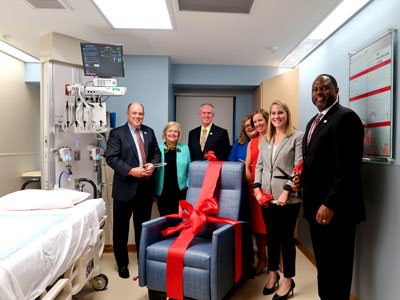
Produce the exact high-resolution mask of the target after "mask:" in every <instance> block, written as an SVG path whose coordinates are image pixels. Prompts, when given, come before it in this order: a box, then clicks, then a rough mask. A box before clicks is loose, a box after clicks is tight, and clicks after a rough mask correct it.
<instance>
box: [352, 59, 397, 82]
mask: <svg viewBox="0 0 400 300" xmlns="http://www.w3.org/2000/svg"><path fill="white" fill-rule="evenodd" d="M391 62H392V60H391V59H388V60H385V61H384V62H381V63H380V64H377V65H376V66H373V67H371V68H369V69H366V70H364V71H362V72H360V73H358V74H355V75H353V76H351V77H350V81H352V80H353V79H356V78H357V77H360V76H363V75H365V74H367V73H369V72H372V71H374V70H376V69H379V68H381V67H383V66H386V65H388V64H390V63H391Z"/></svg>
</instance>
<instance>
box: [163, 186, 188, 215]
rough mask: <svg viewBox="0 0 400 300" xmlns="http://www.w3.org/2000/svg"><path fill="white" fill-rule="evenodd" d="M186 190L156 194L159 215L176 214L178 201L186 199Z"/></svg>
mask: <svg viewBox="0 0 400 300" xmlns="http://www.w3.org/2000/svg"><path fill="white" fill-rule="evenodd" d="M186 191H187V189H184V190H182V191H179V190H177V191H175V193H162V194H161V195H160V196H157V207H158V211H159V212H160V216H165V215H170V214H177V213H178V212H179V201H181V200H185V199H186Z"/></svg>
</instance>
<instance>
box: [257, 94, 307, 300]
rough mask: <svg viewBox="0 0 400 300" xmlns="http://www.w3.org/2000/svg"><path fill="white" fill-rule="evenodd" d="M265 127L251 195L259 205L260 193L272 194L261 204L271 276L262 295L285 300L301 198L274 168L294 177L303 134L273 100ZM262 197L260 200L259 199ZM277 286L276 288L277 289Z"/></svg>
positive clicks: (292, 272)
mask: <svg viewBox="0 0 400 300" xmlns="http://www.w3.org/2000/svg"><path fill="white" fill-rule="evenodd" d="M269 114H270V118H269V121H268V130H267V134H266V136H265V138H264V139H263V141H262V143H261V146H260V153H259V155H258V160H257V165H256V171H255V178H254V185H253V187H254V195H255V197H256V199H257V201H258V202H259V203H260V205H262V204H261V203H262V200H261V197H262V192H261V190H263V191H264V192H265V193H266V194H271V193H272V196H273V200H271V201H270V203H269V205H265V206H263V207H262V213H263V217H264V222H265V227H266V229H267V232H268V237H267V248H268V268H269V271H270V277H269V280H268V281H267V283H266V285H265V286H264V289H263V294H264V295H269V294H272V293H274V292H275V291H276V290H277V292H276V294H275V295H274V297H273V298H272V299H275V300H276V299H287V297H288V296H289V294H290V293H293V290H294V287H295V283H294V281H293V279H292V277H294V276H295V259H296V249H295V241H294V229H295V226H296V221H297V217H298V214H299V211H300V207H301V198H299V197H297V196H295V195H294V194H293V193H292V192H291V188H290V185H291V181H290V180H289V179H284V178H276V177H275V176H282V175H283V174H282V173H281V172H280V171H279V170H278V169H277V167H279V168H281V169H282V170H283V171H284V172H285V173H287V174H289V175H291V176H293V175H294V174H293V168H294V167H295V166H296V165H297V164H298V163H299V162H300V161H301V160H302V150H301V148H302V140H303V133H302V132H300V131H297V130H295V129H294V128H293V126H292V120H291V115H290V111H289V107H288V106H287V104H286V103H284V102H282V101H279V100H275V101H274V102H273V103H272V104H271V107H270V111H269ZM260 200H261V201H260ZM281 248H282V257H283V275H284V278H283V280H282V283H281V286H280V287H279V279H280V276H279V274H278V270H279V256H280V249H281ZM278 287H279V289H278Z"/></svg>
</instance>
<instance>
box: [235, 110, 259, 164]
mask: <svg viewBox="0 0 400 300" xmlns="http://www.w3.org/2000/svg"><path fill="white" fill-rule="evenodd" d="M251 117H252V115H247V116H245V117H244V118H243V120H242V123H241V124H240V127H241V131H240V136H239V138H238V139H237V140H236V141H235V143H234V144H233V146H232V150H231V154H230V155H229V157H228V160H230V161H241V162H245V160H246V153H247V145H248V143H249V141H250V140H252V139H253V138H255V137H256V136H258V132H257V130H256V129H255V128H254V127H253V126H252V124H251Z"/></svg>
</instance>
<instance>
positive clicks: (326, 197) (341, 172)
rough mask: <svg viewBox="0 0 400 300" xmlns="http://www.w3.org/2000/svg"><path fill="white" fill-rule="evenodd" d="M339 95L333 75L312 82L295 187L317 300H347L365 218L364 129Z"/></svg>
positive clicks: (323, 75) (324, 75)
mask: <svg viewBox="0 0 400 300" xmlns="http://www.w3.org/2000/svg"><path fill="white" fill-rule="evenodd" d="M338 93H339V87H338V85H337V82H336V80H335V78H334V77H333V76H331V75H327V74H322V75H320V76H318V77H317V78H316V79H315V81H314V83H313V86H312V101H313V103H314V105H315V106H316V107H317V108H318V111H319V114H318V115H317V116H315V117H314V118H312V119H311V120H310V122H309V123H308V124H307V128H306V132H305V134H304V139H303V163H304V165H303V173H302V175H301V179H300V184H301V185H302V187H303V196H304V199H303V200H304V216H305V218H306V219H307V220H308V222H309V223H310V231H311V240H312V244H313V249H314V255H315V259H316V262H317V271H318V293H319V296H320V298H321V299H322V300H330V299H332V300H333V299H334V300H349V297H350V290H351V281H352V273H353V256H354V244H355V234H356V224H357V223H359V222H361V221H364V220H365V208H364V200H363V193H362V186H361V174H360V172H361V165H362V154H363V137H364V128H363V125H362V123H361V120H360V118H359V117H358V116H357V114H356V113H355V112H353V111H352V110H351V109H349V108H345V107H343V106H341V105H340V104H339V97H338ZM318 119H319V120H318ZM294 182H295V183H299V181H298V178H296V179H295V180H294ZM294 187H295V188H299V185H298V184H295V186H294Z"/></svg>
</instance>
